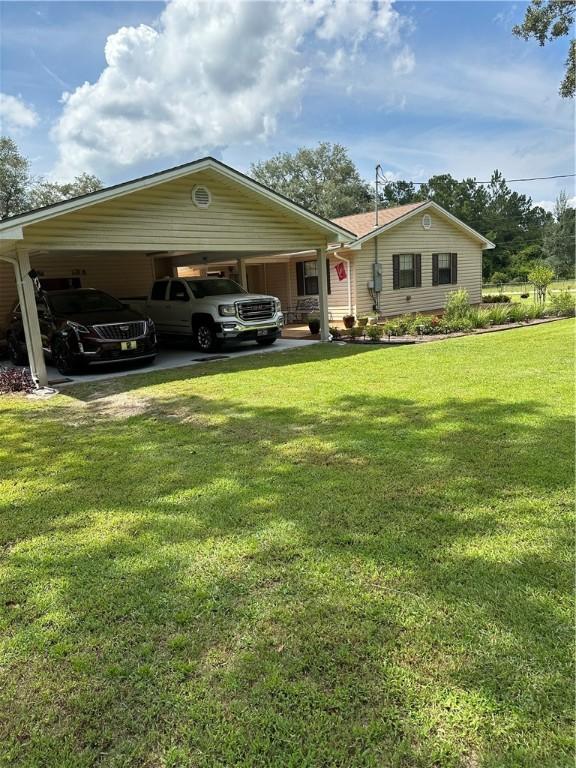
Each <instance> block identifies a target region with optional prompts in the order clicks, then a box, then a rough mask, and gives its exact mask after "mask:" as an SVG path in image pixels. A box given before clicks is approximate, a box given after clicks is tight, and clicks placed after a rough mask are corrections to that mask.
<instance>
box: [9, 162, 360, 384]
mask: <svg viewBox="0 0 576 768" xmlns="http://www.w3.org/2000/svg"><path fill="white" fill-rule="evenodd" d="M353 239H354V236H353V235H352V233H350V232H348V231H347V230H345V229H343V228H341V227H339V226H337V225H336V224H334V223H333V222H331V221H329V220H327V219H324V218H322V217H320V216H317V215H315V214H313V213H311V212H310V211H308V210H306V209H305V208H302V207H301V206H299V205H297V204H296V203H293V202H292V201H291V200H289V199H287V198H285V197H283V196H282V195H279V194H277V193H275V192H273V191H272V190H270V189H268V188H267V187H264V186H263V185H261V184H259V183H258V182H255V181H254V180H253V179H250V178H249V177H247V176H245V175H244V174H242V173H240V172H238V171H236V170H234V169H233V168H230V167H229V166H227V165H224V164H223V163H221V162H219V161H217V160H215V159H213V158H210V157H209V158H204V159H202V160H197V161H195V162H192V163H187V164H186V165H182V166H178V167H176V168H171V169H169V170H166V171H162V172H160V173H156V174H152V175H149V176H145V177H142V178H139V179H135V180H133V181H129V182H125V183H123V184H118V185H116V186H113V187H108V188H107V189H103V190H100V191H98V192H93V193H91V194H89V195H84V196H82V197H78V198H74V199H72V200H67V201H64V202H61V203H57V204H55V205H52V206H47V207H45V208H40V209H38V210H35V211H31V212H28V213H25V214H20V215H18V216H13V217H10V218H8V219H4V220H3V221H2V222H0V261H3V262H5V263H6V262H7V263H8V264H10V265H11V266H12V269H13V276H12V275H10V273H9V272H8V271H3V272H0V310H1V311H2V312H3V313H4V314H5V312H6V308H7V307H9V306H10V305H11V303H12V304H13V303H15V301H16V300H18V301H19V302H20V305H21V308H22V318H23V322H24V331H25V336H26V346H27V349H28V356H29V361H30V369H31V373H32V377H33V378H34V380H35V382H36V383H37V384H38V385H39V386H44V385H46V384H47V381H48V378H47V372H46V365H45V362H44V355H43V350H42V339H41V335H40V326H39V322H38V314H37V311H36V300H35V287H34V282H33V279H32V278H33V275H34V271H36V272H39V273H40V274H41V275H43V276H44V277H47V279H54V280H59V279H63V278H64V277H66V279H70V280H71V279H77V280H78V281H79V282H81V284H82V287H99V288H103V289H104V290H108V291H109V292H110V293H113V294H114V295H116V296H122V295H127V294H131V293H132V294H134V293H143V292H145V290H147V288H148V286H149V285H150V284H151V282H152V280H153V279H154V278H155V277H161V276H165V275H173V274H175V270H176V268H177V267H178V266H181V265H186V266H199V267H207V266H209V265H210V264H211V263H218V262H222V261H224V260H233V261H234V262H235V263H236V264H237V265H238V274H239V276H240V280H241V282H243V283H244V284H246V265H245V262H246V259H249V258H251V257H256V256H257V257H259V258H263V259H267V258H270V259H274V257H275V256H277V255H278V254H280V253H286V252H297V251H310V250H312V251H315V252H316V257H317V260H318V275H319V280H318V293H319V305H320V322H321V339H322V340H323V341H327V340H328V338H329V330H328V291H327V279H326V270H325V269H324V268H323V265H325V262H326V249H327V246H328V243H334V242H339V243H346V242H349V241H351V240H353ZM33 270H34V271H33ZM2 320H4V318H2Z"/></svg>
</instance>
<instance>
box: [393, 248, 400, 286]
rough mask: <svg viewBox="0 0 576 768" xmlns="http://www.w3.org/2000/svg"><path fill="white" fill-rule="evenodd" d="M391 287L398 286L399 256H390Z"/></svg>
mask: <svg viewBox="0 0 576 768" xmlns="http://www.w3.org/2000/svg"><path fill="white" fill-rule="evenodd" d="M392 287H393V288H394V290H396V289H397V288H400V256H397V255H394V256H392Z"/></svg>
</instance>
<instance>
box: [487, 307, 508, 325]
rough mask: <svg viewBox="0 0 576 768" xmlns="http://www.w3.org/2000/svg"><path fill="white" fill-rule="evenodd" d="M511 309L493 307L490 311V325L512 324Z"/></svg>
mask: <svg viewBox="0 0 576 768" xmlns="http://www.w3.org/2000/svg"><path fill="white" fill-rule="evenodd" d="M509 313H510V307H491V308H490V309H489V310H488V315H489V319H490V325H505V324H506V323H508V322H510V314H509Z"/></svg>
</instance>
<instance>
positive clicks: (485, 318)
mask: <svg viewBox="0 0 576 768" xmlns="http://www.w3.org/2000/svg"><path fill="white" fill-rule="evenodd" d="M468 319H469V320H470V323H471V325H472V328H487V327H488V326H489V325H490V310H489V309H471V310H470V314H469V315H468Z"/></svg>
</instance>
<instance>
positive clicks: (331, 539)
mask: <svg viewBox="0 0 576 768" xmlns="http://www.w3.org/2000/svg"><path fill="white" fill-rule="evenodd" d="M573 330H574V322H573V321H571V320H566V321H561V322H557V323H551V324H548V325H541V326H537V327H532V328H522V329H518V330H513V331H508V332H506V333H500V334H489V335H484V336H477V337H469V338H462V339H454V340H450V341H446V342H439V343H435V344H423V345H420V346H416V347H401V348H395V349H390V348H385V349H374V348H369V349H368V350H366V349H365V348H358V347H339V346H329V347H328V346H321V345H313V346H310V347H306V348H303V349H298V350H294V351H292V352H287V353H281V354H280V353H279V354H277V355H262V356H254V357H252V358H249V357H248V358H243V359H236V360H234V359H231V360H230V361H226V362H222V361H220V362H215V363H211V364H206V365H204V366H197V367H194V368H193V369H189V370H183V369H179V370H176V371H159V372H158V373H155V374H153V375H146V376H144V375H138V376H133V377H129V378H124V379H115V380H111V381H108V382H104V383H101V384H98V385H88V384H86V385H82V386H80V387H76V388H73V389H71V390H69V391H68V394H62V395H60V396H58V397H55V398H53V399H51V400H49V401H45V402H38V401H34V400H30V399H26V398H24V397H16V396H13V397H5V398H3V399H2V400H0V434H1V435H2V441H1V443H0V457H1V458H0V461H1V464H0V467H1V478H0V507H1V510H2V517H1V528H0V546H1V547H2V555H3V559H2V562H1V577H2V599H1V602H0V610H1V611H2V620H1V621H2V623H1V628H2V637H3V643H2V649H1V653H2V656H1V666H0V674H1V679H0V700H1V703H0V707H1V710H0V742H1V743H2V745H3V747H2V750H1V756H0V761H2V764H3V765H7V766H8V765H10V766H26V767H27V768H28V767H30V768H32V767H36V766H38V768H40V767H41V768H52V767H54V768H56V767H58V768H72V767H74V768H76V766H99V767H106V768H111V767H114V768H120V766H122V767H123V768H126V767H129V768H133V767H135V766H138V767H139V768H140V767H150V768H152V767H154V768H157V767H165V768H167V767H169V766H171V767H173V768H174V767H176V766H181V767H182V768H192V767H200V766H201V767H202V768H204V767H205V766H206V767H210V768H211V767H212V766H214V767H216V766H244V767H246V768H255V767H259V766H270V767H271V768H280V767H284V766H286V767H288V766H290V767H293V768H301V767H303V766H306V767H310V768H312V767H314V768H316V767H328V766H341V767H342V768H350V767H351V766H354V767H356V766H362V767H363V766H374V767H376V766H377V767H378V768H388V767H392V766H395V767H396V768H432V767H433V766H436V767H439V768H452V767H454V768H456V767H458V768H507V767H509V768H519V767H522V766H526V767H530V768H532V767H533V766H539V768H547V767H549V768H552V767H553V768H559V767H561V766H572V765H573V751H572V747H573V740H572V727H571V724H572V719H573V703H574V702H573V693H572V690H573V686H572V657H571V647H572V610H571V608H572V605H571V602H572V601H571V598H572V592H573V579H572V573H573V571H572V568H573V563H572V560H573V528H572V504H573V497H572V490H573V448H574V447H573V420H572V405H573V394H574V393H573V370H572V365H571V352H572V347H573V341H574V336H573Z"/></svg>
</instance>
